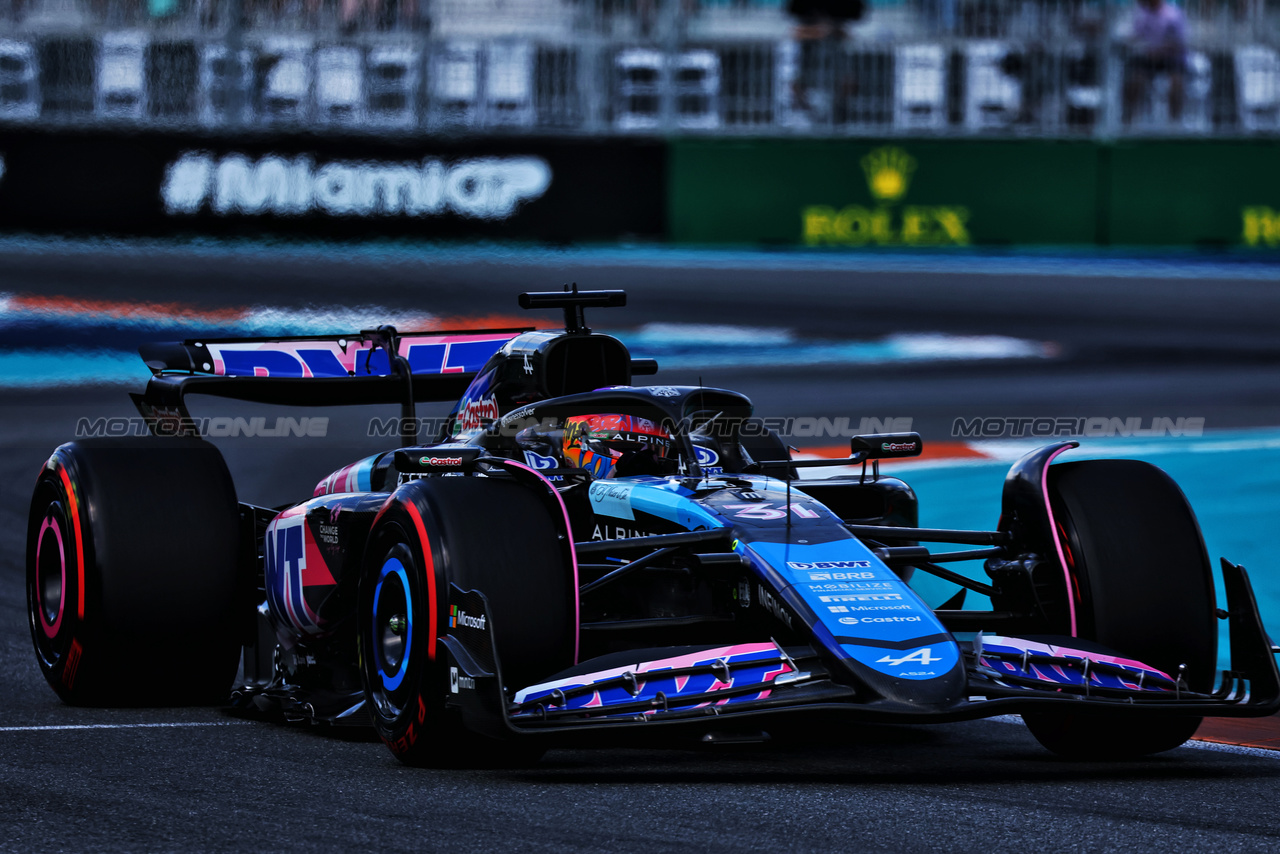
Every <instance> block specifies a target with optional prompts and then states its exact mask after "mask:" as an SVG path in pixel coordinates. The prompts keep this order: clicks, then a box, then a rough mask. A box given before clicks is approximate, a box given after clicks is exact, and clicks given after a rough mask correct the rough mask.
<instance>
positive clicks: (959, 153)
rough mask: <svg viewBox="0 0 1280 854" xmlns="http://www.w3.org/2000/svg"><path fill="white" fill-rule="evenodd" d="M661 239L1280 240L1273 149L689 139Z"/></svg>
mask: <svg viewBox="0 0 1280 854" xmlns="http://www.w3.org/2000/svg"><path fill="white" fill-rule="evenodd" d="M668 176H669V184H668V205H669V208H668V224H669V229H670V232H669V233H670V237H671V239H672V240H673V241H675V242H683V243H703V244H708V243H710V244H715V243H738V244H741V243H755V244H781V245H807V246H842V247H882V246H900V247H901V246H911V247H915V246H967V245H981V244H986V245H1002V244H1003V245H1010V244H1023V245H1036V244H1041V245H1043V244H1051V245H1069V244H1095V245H1140V244H1165V245H1169V244H1173V245H1204V244H1211V245H1237V246H1238V245H1246V246H1257V247H1270V248H1276V247H1280V142H1274V141H1236V140H1230V141H1165V140H1151V141H1139V142H1123V143H1098V142H1094V141H1091V140H1082V141H1051V140H912V139H905V140H902V139H899V140H866V139H850V140H777V139H772V140H766V139H743V140H725V139H718V140H712V139H687V140H676V141H673V142H672V143H671V148H670V161H669V172H668Z"/></svg>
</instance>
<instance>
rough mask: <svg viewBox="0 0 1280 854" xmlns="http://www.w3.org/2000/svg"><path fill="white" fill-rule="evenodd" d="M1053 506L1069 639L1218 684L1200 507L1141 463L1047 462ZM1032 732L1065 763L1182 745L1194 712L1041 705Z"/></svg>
mask: <svg viewBox="0 0 1280 854" xmlns="http://www.w3.org/2000/svg"><path fill="white" fill-rule="evenodd" d="M1048 477H1049V484H1048V485H1049V496H1050V506H1051V507H1052V508H1053V513H1054V519H1055V521H1056V523H1057V526H1058V536H1059V539H1060V542H1061V545H1062V549H1063V556H1064V557H1065V559H1066V562H1067V566H1068V569H1069V571H1070V573H1071V578H1072V581H1073V586H1074V588H1075V590H1074V591H1065V595H1067V596H1071V597H1072V599H1073V601H1074V604H1075V614H1076V636H1078V637H1082V638H1086V639H1088V640H1093V641H1096V642H1098V643H1100V644H1102V645H1104V646H1106V647H1108V648H1110V649H1113V650H1116V651H1117V652H1119V653H1121V654H1123V655H1125V656H1128V657H1130V658H1133V659H1136V660H1138V661H1141V662H1144V663H1146V664H1149V665H1151V666H1153V667H1157V668H1159V669H1161V670H1163V671H1164V672H1166V673H1168V674H1169V675H1170V676H1174V677H1175V678H1176V676H1177V674H1178V672H1179V667H1180V666H1181V665H1186V671H1185V682H1186V685H1187V687H1188V688H1189V689H1190V690H1191V691H1195V692H1200V693H1208V692H1211V691H1212V690H1213V683H1214V678H1215V675H1216V667H1217V647H1218V633H1217V621H1216V618H1215V608H1216V604H1215V599H1214V591H1213V574H1212V569H1211V566H1210V563H1209V557H1208V554H1207V552H1206V551H1205V546H1204V540H1203V539H1202V537H1201V535H1200V526H1199V524H1198V523H1197V522H1196V517H1195V513H1194V512H1193V511H1192V509H1191V507H1190V505H1189V504H1188V503H1187V499H1186V497H1185V496H1184V495H1183V494H1182V490H1180V489H1179V488H1178V486H1177V484H1175V483H1174V482H1173V480H1172V478H1170V477H1169V476H1168V475H1167V474H1165V473H1164V472H1163V471H1161V470H1160V469H1158V468H1156V467H1155V466H1153V465H1150V464H1149V463H1144V462H1138V461H1136V460H1085V461H1081V462H1073V463H1066V464H1061V465H1055V466H1051V467H1050V469H1049V474H1048ZM1023 719H1024V720H1025V721H1026V724H1027V727H1028V729H1030V730H1031V734H1032V735H1034V736H1035V737H1036V739H1037V740H1038V741H1039V742H1040V743H1041V744H1042V745H1044V746H1045V747H1047V748H1048V749H1049V750H1052V751H1053V752H1054V753H1057V754H1059V755H1061V756H1064V757H1067V758H1070V759H1125V758H1134V757H1139V756H1146V755H1149V754H1152V753H1160V752H1162V751H1165V750H1172V749H1173V748H1175V747H1178V746H1179V745H1181V744H1182V743H1183V742H1185V741H1186V740H1187V739H1189V738H1190V737H1191V736H1192V735H1194V734H1195V731H1196V729H1197V728H1198V727H1199V725H1200V722H1201V718H1199V717H1195V716H1169V715H1151V714H1145V715H1144V714H1142V713H1127V714H1105V713H1103V714H1098V713H1085V712H1052V713H1050V712H1037V713H1033V714H1026V715H1023Z"/></svg>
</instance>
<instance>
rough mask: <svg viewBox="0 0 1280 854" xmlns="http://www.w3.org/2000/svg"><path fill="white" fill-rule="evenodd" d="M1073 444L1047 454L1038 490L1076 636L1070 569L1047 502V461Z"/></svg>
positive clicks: (1051, 460) (1072, 629) (1074, 635)
mask: <svg viewBox="0 0 1280 854" xmlns="http://www.w3.org/2000/svg"><path fill="white" fill-rule="evenodd" d="M1073 447H1074V446H1073V445H1066V446H1064V447H1061V448H1059V449H1058V450H1056V451H1054V452H1053V453H1052V454H1050V455H1049V459H1047V460H1045V461H1044V471H1042V472H1040V491H1041V493H1043V495H1044V511H1045V513H1047V514H1048V515H1049V535H1050V536H1051V537H1053V545H1054V548H1056V549H1057V550H1058V565H1059V566H1061V567H1062V577H1063V578H1064V579H1065V580H1066V582H1067V608H1068V610H1069V612H1070V614H1071V636H1072V637H1073V638H1074V637H1078V635H1077V633H1076V599H1075V589H1074V587H1073V586H1072V584H1071V571H1070V570H1069V569H1067V556H1066V555H1065V554H1063V553H1062V541H1061V540H1059V539H1058V523H1057V522H1056V521H1055V520H1054V518H1053V507H1052V506H1051V505H1050V504H1049V463H1051V462H1053V461H1054V460H1055V459H1056V458H1057V456H1058V455H1059V454H1061V453H1062V452H1063V451H1068V450H1070V449H1071V448H1073Z"/></svg>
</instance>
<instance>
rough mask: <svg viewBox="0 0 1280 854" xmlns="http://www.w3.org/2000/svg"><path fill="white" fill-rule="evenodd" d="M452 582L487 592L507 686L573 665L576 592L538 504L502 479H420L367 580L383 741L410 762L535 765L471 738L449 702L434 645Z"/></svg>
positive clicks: (371, 559)
mask: <svg viewBox="0 0 1280 854" xmlns="http://www.w3.org/2000/svg"><path fill="white" fill-rule="evenodd" d="M450 585H453V586H455V587H457V588H458V589H460V590H462V591H468V590H479V591H481V592H482V593H483V594H484V595H485V597H486V599H487V603H488V609H489V610H488V615H487V620H488V624H489V625H491V626H492V627H493V633H494V634H493V647H494V649H495V650H496V651H497V655H498V660H499V662H500V665H501V668H502V677H503V681H504V683H505V685H506V686H508V687H510V688H513V689H515V688H519V687H524V686H526V685H531V684H535V683H536V682H537V681H538V680H540V679H544V678H545V677H547V676H549V675H551V674H553V673H556V672H558V671H560V670H563V669H564V668H566V667H569V666H570V665H572V664H573V663H574V656H575V646H576V641H577V628H578V627H577V624H576V610H575V602H576V597H577V589H576V587H575V583H574V577H573V573H572V571H571V568H570V567H569V566H567V565H566V561H565V558H564V552H563V543H562V541H561V539H560V528H559V527H558V526H557V525H556V523H555V520H554V519H553V518H552V516H551V513H550V511H549V510H548V508H547V506H546V504H544V503H543V500H542V499H541V497H540V496H538V495H537V494H536V493H535V492H533V491H532V490H531V489H530V488H528V487H526V486H523V485H521V484H518V483H515V482H512V481H507V480H501V479H497V478H494V479H490V478H473V477H468V478H461V477H448V478H428V479H424V480H418V481H413V482H411V483H409V484H406V485H405V486H403V487H401V488H400V489H399V490H398V491H397V493H396V494H395V496H394V497H393V498H392V499H391V502H390V503H389V505H388V507H387V508H386V510H385V511H384V512H383V513H382V514H381V518H380V519H379V520H378V522H377V524H376V527H375V529H374V531H373V532H372V535H371V537H370V540H369V546H368V549H367V551H366V562H365V569H364V575H363V576H362V578H361V589H360V632H359V638H360V663H361V673H362V675H363V679H364V685H365V696H366V698H367V700H368V704H369V709H370V712H371V713H372V716H373V720H374V725H375V727H376V728H377V730H378V735H379V736H380V737H381V738H382V740H383V741H384V742H385V743H386V744H387V745H388V746H389V747H390V748H391V750H392V752H393V753H394V754H395V755H396V756H397V757H398V758H399V759H400V761H402V762H404V763H405V764H407V765H415V766H429V767H463V766H473V767H475V766H480V767H483V766H493V765H506V764H525V763H528V762H531V761H534V760H536V759H537V758H538V756H539V755H541V753H542V750H541V749H540V748H536V749H533V750H530V749H528V748H527V747H525V746H524V745H522V744H518V743H514V744H513V743H509V742H504V741H500V740H498V739H496V738H490V737H488V736H484V735H480V734H477V733H473V732H471V731H469V730H468V729H466V727H465V726H464V725H463V722H462V719H461V714H460V710H459V709H458V708H456V707H449V706H448V704H447V700H448V698H449V697H450V696H451V690H450V687H451V686H450V676H451V674H450V673H449V672H447V668H446V667H445V666H444V664H443V660H444V658H445V655H446V652H445V649H444V647H443V645H442V644H441V643H440V642H439V640H438V638H439V637H440V636H443V635H445V634H446V633H448V626H449V619H448V616H449V615H448V602H449V590H450ZM452 696H456V694H453V695H452Z"/></svg>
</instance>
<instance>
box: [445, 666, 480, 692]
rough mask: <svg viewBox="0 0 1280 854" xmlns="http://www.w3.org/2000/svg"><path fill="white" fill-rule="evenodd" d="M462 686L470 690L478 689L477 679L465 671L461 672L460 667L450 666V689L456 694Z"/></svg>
mask: <svg viewBox="0 0 1280 854" xmlns="http://www.w3.org/2000/svg"><path fill="white" fill-rule="evenodd" d="M461 688H466V689H467V690H468V691H474V690H475V689H476V680H474V679H472V678H471V677H470V676H467V675H466V674H465V673H459V672H458V668H456V667H450V668H449V690H450V691H452V692H453V693H455V694H456V693H458V690H459V689H461Z"/></svg>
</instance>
